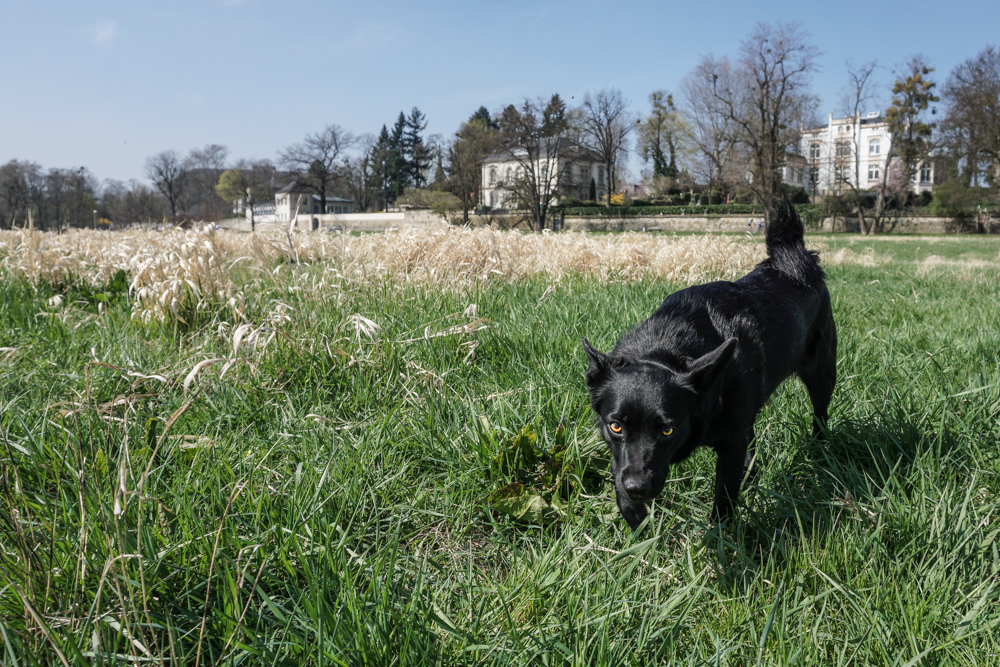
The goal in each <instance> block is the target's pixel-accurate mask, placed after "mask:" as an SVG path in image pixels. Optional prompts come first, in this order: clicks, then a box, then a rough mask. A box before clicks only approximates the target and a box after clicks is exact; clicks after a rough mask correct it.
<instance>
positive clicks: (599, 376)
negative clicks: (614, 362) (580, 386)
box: [583, 338, 611, 389]
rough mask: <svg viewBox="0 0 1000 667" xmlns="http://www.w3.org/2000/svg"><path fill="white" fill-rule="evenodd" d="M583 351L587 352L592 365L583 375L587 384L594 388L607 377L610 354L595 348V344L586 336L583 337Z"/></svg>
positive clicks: (609, 366)
mask: <svg viewBox="0 0 1000 667" xmlns="http://www.w3.org/2000/svg"><path fill="white" fill-rule="evenodd" d="M583 351H584V352H586V353H587V359H589V360H590V366H589V367H588V368H587V372H586V373H584V375H583V377H584V379H585V380H586V381H587V386H588V387H590V388H591V389H593V388H594V387H596V386H597V385H599V384H601V382H602V381H603V380H604V378H605V377H607V375H608V369H609V368H611V362H610V360H609V359H608V355H606V354H604V353H603V352H599V351H597V350H596V349H594V346H593V345H591V344H590V341H589V340H587V339H586V338H584V339H583Z"/></svg>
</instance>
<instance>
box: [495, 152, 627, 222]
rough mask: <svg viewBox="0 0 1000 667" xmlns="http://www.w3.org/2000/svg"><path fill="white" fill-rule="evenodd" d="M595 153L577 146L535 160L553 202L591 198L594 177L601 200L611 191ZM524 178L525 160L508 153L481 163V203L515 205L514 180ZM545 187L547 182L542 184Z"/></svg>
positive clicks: (505, 206) (500, 206)
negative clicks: (507, 155)
mask: <svg viewBox="0 0 1000 667" xmlns="http://www.w3.org/2000/svg"><path fill="white" fill-rule="evenodd" d="M596 157H597V156H596V155H591V154H589V152H588V151H582V150H574V151H573V152H572V153H570V154H568V155H565V156H558V157H556V156H553V157H547V156H545V155H542V156H541V157H540V158H539V159H538V160H537V161H536V164H535V166H534V171H535V174H536V175H537V177H538V178H540V179H541V180H542V181H543V182H544V181H545V180H546V179H548V181H549V187H548V188H547V189H549V190H550V191H551V192H552V202H551V203H552V204H557V203H559V201H560V200H561V199H562V198H563V197H575V198H577V199H590V183H591V180H593V182H594V189H595V194H596V198H597V200H598V201H600V200H601V199H602V198H603V197H604V196H606V195H607V194H608V176H607V173H605V172H606V169H605V167H604V165H603V164H600V163H599V162H598V161H597V159H596ZM523 178H525V173H524V165H523V163H520V162H518V161H517V160H514V159H511V158H508V157H492V158H488V159H486V160H485V161H484V162H483V164H482V179H483V180H482V183H483V186H482V188H481V189H480V193H479V205H480V206H484V207H485V206H489V207H490V208H495V209H510V208H515V207H516V206H517V204H518V202H517V201H516V199H515V196H514V184H515V183H517V182H518V181H519V180H521V179H523ZM557 179H558V180H557ZM545 189H546V188H545V187H544V185H543V186H542V187H540V188H539V190H545Z"/></svg>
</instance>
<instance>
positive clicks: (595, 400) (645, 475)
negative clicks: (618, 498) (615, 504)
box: [583, 338, 736, 502]
mask: <svg viewBox="0 0 1000 667" xmlns="http://www.w3.org/2000/svg"><path fill="white" fill-rule="evenodd" d="M583 349H584V350H585V351H586V353H587V358H588V359H589V360H590V367H589V368H588V369H587V372H586V375H585V378H586V380H587V389H588V390H589V391H590V404H591V407H593V408H594V412H596V413H597V416H598V419H599V420H600V428H601V434H602V435H603V436H604V440H605V441H607V443H608V445H609V446H610V447H611V452H612V454H613V456H614V474H615V486H616V487H617V489H618V490H619V491H624V492H625V493H627V494H628V496H629V497H630V498H631V499H632V500H635V501H638V502H641V501H644V500H649V499H651V498H654V497H656V496H657V495H659V494H660V492H661V491H662V490H663V483H664V482H665V481H666V479H667V472H668V469H669V466H670V462H671V460H672V459H673V457H674V455H675V454H676V453H677V452H678V451H680V450H682V449H687V450H690V448H691V447H693V446H694V445H696V444H697V442H692V440H694V439H697V438H698V437H699V430H700V429H699V428H698V425H699V420H700V418H701V417H702V416H703V415H704V413H705V410H706V404H707V403H708V402H709V401H710V400H711V398H712V397H713V396H715V395H716V394H717V392H716V391H715V388H716V384H717V382H718V380H719V378H720V377H721V376H722V374H723V372H724V371H725V369H726V367H727V366H728V364H729V361H730V359H732V357H733V352H734V351H735V349H736V339H735V338H730V339H729V340H727V341H725V342H724V343H722V344H721V345H719V346H718V347H717V348H715V349H714V350H712V351H711V352H708V353H707V354H705V355H703V356H701V357H699V358H698V359H694V360H693V361H691V363H690V364H688V365H687V368H685V369H683V370H675V369H672V368H670V367H668V366H666V365H664V364H658V363H655V362H652V361H645V360H635V359H628V358H623V357H619V356H610V355H607V354H603V353H602V352H599V351H597V350H595V349H594V347H593V346H592V345H591V344H590V343H589V342H588V341H587V339H584V340H583Z"/></svg>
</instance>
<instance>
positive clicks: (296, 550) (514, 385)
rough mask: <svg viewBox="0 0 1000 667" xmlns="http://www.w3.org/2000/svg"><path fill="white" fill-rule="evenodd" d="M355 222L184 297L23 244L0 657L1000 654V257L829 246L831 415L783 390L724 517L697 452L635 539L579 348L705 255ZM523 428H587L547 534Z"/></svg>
mask: <svg viewBox="0 0 1000 667" xmlns="http://www.w3.org/2000/svg"><path fill="white" fill-rule="evenodd" d="M407 233H409V232H400V233H399V236H400V237H401V238H405V234H407ZM194 238H195V239H196V240H197V241H200V240H202V239H201V238H200V237H194ZM456 238H458V237H456ZM482 238H483V239H487V238H488V237H482ZM499 238H500V239H501V240H503V239H510V244H511V247H512V248H520V250H517V251H516V252H515V251H512V252H511V255H509V263H508V264H501V266H502V267H504V270H506V269H507V267H510V266H512V265H514V263H515V262H521V264H518V266H522V267H527V266H531V263H530V262H531V261H536V262H539V263H541V260H538V259H535V260H532V259H531V257H536V258H537V257H540V256H542V254H543V253H541V252H539V253H537V254H536V255H533V256H532V255H529V254H528V250H526V249H530V248H531V247H534V246H537V247H545V248H549V247H548V246H545V245H544V244H545V243H549V242H550V238H555V239H558V238H560V237H558V236H556V237H541V236H529V237H526V238H527V239H528V241H525V245H523V246H515V245H514V244H516V243H520V241H518V240H517V239H518V237H515V236H504V235H501V236H500V237H499ZM563 238H567V237H563ZM570 238H572V237H570ZM205 240H208V241H209V242H210V243H216V244H222V243H226V242H228V241H226V240H225V239H220V238H219V237H210V238H208V239H205ZM297 240H298V239H297ZM334 241H336V242H338V243H342V244H344V246H342V248H343V247H354V246H352V245H351V244H354V243H359V244H362V245H361V246H358V247H356V248H355V250H352V253H354V255H353V256H354V257H358V256H359V255H363V256H364V257H367V258H369V259H367V260H365V262H362V261H360V260H356V261H354V262H351V261H348V260H347V259H345V257H347V255H346V254H344V253H343V252H341V251H338V252H341V254H335V253H333V251H330V253H329V254H328V255H327V257H326V258H325V259H324V258H323V256H322V255H321V254H320V253H316V254H312V255H310V254H309V253H308V252H307V251H306V250H305V248H304V247H301V246H300V247H299V248H298V250H299V260H300V261H302V262H303V265H302V266H301V268H299V267H298V265H296V264H295V259H294V254H291V255H282V254H281V253H282V252H284V250H283V249H282V246H280V239H275V240H273V243H275V246H274V247H275V250H274V251H273V252H274V254H272V255H267V254H262V255H261V257H260V259H258V260H254V262H257V263H256V264H254V262H251V260H249V259H248V260H243V262H242V263H246V264H254V266H255V267H256V269H260V270H256V269H247V270H245V271H244V272H243V273H239V272H238V271H237V269H238V267H240V264H237V265H236V267H229V266H227V269H226V273H225V275H224V277H225V281H227V284H228V285H230V287H228V288H227V289H230V290H232V291H231V292H227V293H226V298H225V299H222V298H219V297H217V296H216V297H213V298H212V299H208V298H206V299H205V303H203V304H202V305H201V306H200V307H191V308H189V310H178V313H179V314H180V315H181V317H182V318H183V321H180V320H178V319H176V318H174V317H172V316H170V315H166V316H165V317H164V318H159V317H151V318H146V319H144V318H142V317H133V308H134V307H135V304H136V303H137V296H136V291H135V288H134V287H133V290H132V292H131V294H130V293H129V291H128V290H127V289H125V290H122V289H120V288H116V287H114V286H112V285H111V282H113V278H114V271H109V272H108V273H107V274H106V275H105V276H104V277H103V278H97V279H94V278H91V279H90V280H89V281H83V282H85V283H86V285H87V287H86V289H84V288H83V287H81V286H80V281H76V282H72V281H69V280H58V279H56V278H55V277H53V276H49V277H48V279H41V280H39V279H38V278H37V277H34V278H33V277H32V276H30V275H29V274H28V272H27V271H21V272H17V271H16V270H15V269H14V268H12V266H13V265H12V264H10V263H8V264H7V266H8V267H11V268H9V270H10V271H11V273H8V276H7V277H6V278H5V279H4V280H3V282H2V285H0V448H2V449H0V461H2V479H0V484H2V485H3V489H2V493H0V520H2V524H3V526H4V529H3V532H2V534H0V656H2V657H0V661H2V662H3V664H8V665H48V664H73V665H75V664H126V663H128V664H146V663H149V664H164V665H194V664H201V665H209V664H213V665H214V664H233V665H246V664H254V665H256V664H309V665H337V664H349V665H357V664H376V665H381V664H490V665H492V664H505V665H507V664H510V665H522V664H524V665H528V664H531V665H534V664H579V665H590V664H629V665H632V664H634V665H646V664H650V663H657V662H658V663H663V664H691V665H697V664H712V665H714V664H730V665H749V664H767V665H795V664H801V665H814V664H824V665H826V664H830V665H848V664H851V665H859V664H880V665H882V664H885V665H918V664H926V665H953V664H954V665H981V664H991V663H992V662H995V661H996V660H997V659H998V657H1000V641H998V640H997V639H995V635H996V626H997V624H1000V611H998V605H997V597H998V590H1000V587H998V584H1000V555H998V548H1000V547H998V542H1000V540H998V535H1000V521H998V492H1000V484H998V479H997V474H998V471H1000V444H998V443H1000V423H998V417H1000V352H998V349H997V346H996V330H997V323H998V321H1000V305H998V304H1000V301H998V299H997V297H998V296H1000V295H998V291H1000V290H998V288H997V281H996V277H997V276H996V271H995V268H994V267H991V266H987V267H985V268H984V267H977V268H975V269H969V270H966V269H963V270H952V269H950V268H948V267H943V268H942V267H938V268H929V269H927V270H926V271H921V270H919V267H917V266H916V265H914V264H910V263H901V262H897V261H892V258H890V259H889V260H884V261H883V260H879V261H876V262H869V264H871V265H866V264H865V262H861V261H850V262H843V263H841V264H834V263H833V262H827V268H828V273H829V276H830V278H829V282H830V287H831V292H832V294H833V296H834V307H835V310H836V314H837V318H838V324H839V327H840V339H841V349H840V362H839V377H840V382H839V384H838V389H837V392H836V393H835V397H834V404H833V408H832V415H831V434H830V439H829V441H828V442H827V443H826V444H823V443H819V442H817V441H815V440H813V439H812V438H810V437H809V435H808V432H809V431H808V428H807V425H808V401H807V399H806V397H805V392H804V391H803V389H802V387H801V386H800V385H799V384H798V383H797V382H790V383H788V384H787V385H785V386H784V387H783V388H782V389H781V390H779V392H778V394H777V395H776V396H775V397H774V399H773V400H772V401H771V403H770V404H769V405H768V406H767V407H766V408H765V411H764V413H763V414H762V415H761V418H760V420H759V422H758V434H759V435H758V437H759V450H760V456H761V457H762V460H763V472H762V475H761V476H760V477H759V478H758V480H757V482H756V485H755V486H753V487H751V488H750V489H748V490H747V493H746V496H745V507H743V508H742V509H741V511H740V513H739V520H738V521H736V522H734V523H733V525H731V526H727V527H724V528H721V529H720V528H719V527H716V526H712V525H710V524H708V523H707V518H708V512H709V505H710V498H711V483H712V482H711V480H712V478H713V475H714V461H713V455H711V454H710V453H707V452H703V453H700V454H698V455H696V456H695V457H693V458H692V460H690V461H689V462H686V463H684V464H682V465H680V466H677V468H676V469H675V470H673V471H672V473H671V477H672V479H671V481H670V482H668V484H667V488H666V490H665V492H664V494H663V496H662V497H661V498H660V499H658V500H657V501H656V503H655V505H654V507H653V512H652V516H651V519H650V521H649V523H648V525H646V526H645V527H644V528H643V529H642V530H641V531H640V532H638V533H636V534H634V535H633V534H630V533H629V531H628V530H627V527H626V526H625V525H624V522H623V521H622V520H621V519H620V518H619V517H618V514H617V509H616V508H615V506H614V501H613V492H612V489H611V486H610V484H609V483H608V482H607V481H606V479H605V480H604V481H602V479H601V478H600V477H596V478H595V477H594V473H595V472H596V473H598V475H601V474H603V475H604V477H605V478H606V474H607V473H606V470H605V469H604V468H603V466H602V465H601V464H600V458H601V457H602V456H603V449H602V447H601V445H600V443H599V442H598V441H597V438H596V436H595V432H594V429H593V427H592V424H593V422H592V418H591V416H590V414H589V408H588V406H587V399H586V394H585V388H584V386H583V383H582V379H581V373H582V370H583V368H584V363H585V362H584V356H583V354H582V352H581V350H580V349H579V338H580V336H582V335H587V336H588V337H589V338H591V340H593V341H594V342H595V344H597V345H598V346H600V347H608V346H610V345H611V344H612V343H613V342H614V340H616V338H617V336H618V335H620V333H621V332H622V331H623V330H624V328H625V327H627V326H628V325H629V324H631V323H633V322H635V321H638V320H639V319H641V318H643V317H645V316H646V315H648V314H649V313H650V312H652V310H653V309H655V307H656V306H657V305H658V303H659V302H660V300H661V299H662V298H663V297H664V296H665V295H666V294H668V293H669V292H670V291H672V290H673V289H676V288H677V287H678V286H679V285H681V284H683V282H684V280H683V276H682V277H673V278H671V280H676V281H678V282H670V281H667V280H664V279H663V278H662V277H660V275H659V274H658V273H657V272H655V271H647V270H645V269H644V270H643V271H639V272H637V273H634V274H630V273H620V272H619V273H615V272H613V271H611V272H608V273H603V271H604V269H595V270H593V271H588V270H584V269H581V265H579V264H577V265H572V264H570V265H568V268H566V269H565V270H563V271H562V272H549V271H545V270H542V269H538V270H530V269H528V268H524V269H520V270H519V272H517V273H516V277H514V276H515V274H514V273H512V274H511V275H510V276H508V277H505V278H504V279H480V278H476V279H471V278H469V279H466V278H461V277H456V276H457V275H458V274H462V271H465V269H462V268H459V267H458V264H459V262H458V261H456V258H458V257H460V256H461V255H460V254H459V251H458V250H454V251H452V252H451V253H445V252H443V251H441V252H439V253H438V255H434V254H433V251H432V250H431V249H429V248H431V247H432V246H431V242H430V241H426V240H420V239H413V240H412V241H407V243H413V244H415V245H419V244H421V243H424V244H425V250H424V251H423V253H424V254H423V255H419V257H423V258H424V259H410V260H406V259H401V258H400V257H399V256H397V255H394V254H392V253H391V252H389V248H390V247H393V248H396V246H391V244H392V243H393V242H394V239H393V237H392V235H389V236H388V237H378V236H376V237H373V238H370V239H369V238H368V237H353V238H352V237H344V238H341V239H335V240H330V243H333V242H334ZM633 241H634V242H635V243H636V244H639V246H640V247H641V244H642V243H646V241H643V240H642V239H635V238H634V237H632V236H627V237H624V238H618V239H616V238H611V239H607V240H606V239H605V238H604V237H580V243H579V245H580V246H581V247H582V248H583V249H582V250H579V253H580V255H578V256H582V255H583V254H584V253H585V252H595V253H596V252H603V253H606V254H605V255H604V256H603V259H602V258H601V257H600V256H598V257H595V258H594V259H593V260H592V261H593V263H594V266H595V267H597V266H598V265H599V264H600V263H601V262H602V261H605V260H607V257H608V256H612V255H614V254H615V253H616V252H620V253H622V254H625V253H626V251H631V250H630V248H631V249H632V250H634V248H632V247H631V246H629V245H628V244H630V243H633ZM695 241H696V242H698V243H705V244H708V243H709V241H704V240H701V239H695ZM249 242H250V241H247V243H249ZM447 242H450V241H447V238H446V239H445V240H444V241H441V243H447ZM492 242H493V241H490V243H492ZM666 242H667V241H666V240H658V241H656V243H666ZM714 242H715V241H712V243H714ZM727 242H729V243H736V244H737V245H739V243H737V242H735V241H727ZM484 243H485V241H484ZM553 243H555V242H554V241H553ZM591 243H593V244H595V245H594V246H593V247H592V248H591V249H590V250H587V248H588V244H591ZM650 243H651V242H650ZM364 244H368V245H364ZM379 244H382V246H379ZM532 244H534V246H533V245H532ZM601 244H607V245H601ZM616 244H619V245H620V246H622V247H619V246H618V245H616ZM140 246H141V244H140V243H138V242H136V247H140ZM8 247H10V246H8ZM331 247H333V246H331ZM380 247H381V250H379V248H380ZM441 247H445V246H441ZM463 247H464V246H463ZM650 247H651V248H653V250H651V251H650V252H653V253H654V254H655V252H667V251H666V250H664V249H663V248H662V247H659V246H656V245H655V244H653V245H651V246H650ZM361 248H368V249H369V250H365V251H364V252H362V250H361ZM439 250H440V248H439ZM397 251H398V248H397ZM466 251H468V248H467V247H466ZM17 252H22V253H25V254H26V252H27V251H17V250H16V249H14V250H11V251H8V254H7V258H8V259H7V261H8V262H13V261H14V259H11V258H17V257H18V255H17ZM213 252H215V251H213ZM240 252H246V249H245V248H243V249H238V250H234V251H230V250H225V249H223V250H219V251H218V253H219V257H223V258H226V259H227V260H229V259H230V258H236V257H237V256H239V253H240ZM546 252H547V253H551V255H552V256H553V257H556V258H558V257H559V256H560V255H561V256H563V257H565V258H572V257H573V255H572V252H573V251H571V250H570V249H568V247H567V248H561V247H560V246H558V245H553V246H552V247H551V248H549V249H548V250H546ZM692 252H695V251H694V250H692ZM739 252H743V253H746V256H747V257H752V256H753V253H757V252H759V250H758V249H756V248H755V247H751V248H750V249H749V250H741V251H739ZM739 252H738V253H736V262H735V263H734V266H736V267H740V270H742V264H741V262H742V261H744V260H742V259H740V258H741V257H743V256H744V255H741V254H739ZM365 253H368V254H365ZM380 253H384V258H383V260H382V264H378V263H377V262H376V258H377V257H378V256H379V254H380ZM856 255H857V256H858V257H863V256H864V253H856ZM22 256H23V255H22ZM246 256H248V257H249V256H250V255H246ZM433 256H437V257H450V258H451V259H452V262H451V265H450V267H449V265H448V262H443V261H441V262H431V261H430V260H428V259H426V258H427V257H433ZM500 256H501V257H504V255H503V254H501V255H500ZM637 256H638V255H637ZM647 257H648V255H647ZM877 257H881V255H876V258H877ZM88 261H89V260H88ZM552 261H556V260H555V259H554V260H552ZM645 261H646V262H647V264H646V265H647V266H648V265H650V263H651V261H650V260H645ZM476 262H480V264H476ZM289 263H291V264H292V266H287V265H288V264H289ZM469 263H470V264H472V265H475V266H485V263H484V260H482V258H481V257H480V256H478V255H477V256H471V257H469ZM113 266H120V265H113ZM219 266H222V264H220V265H219ZM279 266H280V267H284V268H281V269H279V270H278V271H275V268H276V267H279ZM379 266H381V267H382V268H378V267H379ZM583 266H586V264H584V265H583ZM714 266H715V268H713V269H712V271H715V272H717V273H722V274H723V275H725V271H726V270H730V269H723V270H722V271H720V270H719V266H720V265H714ZM350 267H355V268H354V269H351V268H350ZM361 267H367V268H365V269H364V270H365V271H367V273H364V272H363V271H362V270H361ZM372 267H374V268H372ZM386 267H403V268H400V269H396V268H392V269H390V268H386ZM406 267H409V268H406ZM429 267H441V269H440V272H438V273H433V272H432V271H430V269H429ZM288 269H293V270H290V271H289V270H288ZM116 270H117V269H116ZM731 270H733V271H736V269H731ZM74 271H77V270H76V269H74ZM703 271H705V272H706V274H708V273H710V272H709V271H708V269H703ZM472 273H475V272H472ZM76 275H82V273H78V274H76ZM88 275H91V274H88ZM463 275H472V274H470V273H468V272H467V273H466V274H463ZM475 275H480V276H481V275H482V274H475ZM493 275H496V274H493ZM684 275H687V276H691V275H693V274H690V273H689V274H684ZM128 276H129V278H130V279H131V281H132V282H134V279H135V274H133V273H129V274H128ZM365 276H367V278H365ZM416 276H419V278H417V277H416ZM446 277H447V278H448V279H447V280H445V278H446ZM625 278H628V279H625ZM220 280H221V279H220ZM102 281H103V282H102ZM196 284H197V283H196ZM235 294H241V295H242V297H243V298H242V301H238V300H236V299H235V296H234V295H235ZM57 296H60V297H61V298H59V299H57V298H55V297H57ZM230 298H232V299H234V301H233V302H230V301H229V300H228V299H230ZM211 360H215V361H211ZM206 361H211V363H204V362H206ZM528 424H530V425H531V426H532V427H533V429H534V431H535V433H536V434H537V439H538V444H539V447H540V448H545V449H548V448H550V447H551V446H552V445H553V444H554V443H555V442H556V441H557V439H559V438H564V439H565V446H566V451H565V455H564V458H563V459H562V463H561V465H562V466H563V468H562V470H563V471H564V472H565V473H566V475H567V476H568V477H570V478H573V479H574V480H576V482H574V484H573V486H572V489H573V491H572V493H571V494H569V497H568V499H567V504H566V505H565V507H564V508H563V511H562V513H561V514H559V515H558V516H556V517H554V518H553V519H552V520H550V521H549V522H548V523H546V524H544V525H542V524H526V523H519V522H516V521H514V520H513V519H511V518H510V517H509V516H506V515H505V514H503V513H501V512H498V511H496V510H495V509H494V508H493V507H491V504H490V497H491V496H492V494H493V493H494V492H496V491H497V489H499V488H501V487H503V486H504V485H506V484H507V483H509V482H511V481H513V480H512V479H511V472H510V470H509V468H508V467H505V466H504V465H502V464H501V461H502V458H503V457H502V456H501V454H502V452H503V451H505V450H506V449H507V448H508V446H509V445H510V443H511V442H513V441H514V440H515V439H516V438H517V436H518V433H519V431H521V429H522V428H523V427H524V426H526V425H528ZM560 425H561V426H562V427H563V428H562V429H560V428H559V427H560ZM595 457H597V459H598V460H597V465H596V467H595Z"/></svg>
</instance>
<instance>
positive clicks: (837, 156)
mask: <svg viewBox="0 0 1000 667" xmlns="http://www.w3.org/2000/svg"><path fill="white" fill-rule="evenodd" d="M891 141H892V133H891V132H890V131H889V125H888V123H886V121H885V118H883V117H882V116H881V114H879V113H878V112H873V113H870V114H867V115H866V116H861V115H860V114H858V115H857V116H852V117H847V118H834V117H833V114H830V120H829V122H828V123H827V125H826V126H824V127H817V128H813V129H811V130H805V131H803V133H802V139H801V140H800V142H799V152H800V154H801V155H803V156H804V157H805V159H806V162H807V165H808V173H807V178H806V183H805V185H804V187H805V188H806V189H807V190H808V191H809V193H810V194H812V195H814V196H817V195H818V196H824V195H828V194H841V193H843V192H846V191H848V190H850V189H851V188H850V184H853V185H854V186H855V187H856V188H858V189H859V190H874V189H875V188H877V187H878V186H880V185H881V184H882V182H883V178H884V177H885V169H886V168H887V158H888V155H889V145H890V142H891ZM890 168H891V167H890ZM934 181H935V174H934V163H933V161H932V160H928V161H927V162H926V163H922V164H920V165H919V166H918V168H917V173H916V174H915V175H914V178H913V183H912V186H913V190H914V192H917V193H921V192H924V191H927V190H930V189H931V188H933V186H934Z"/></svg>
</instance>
